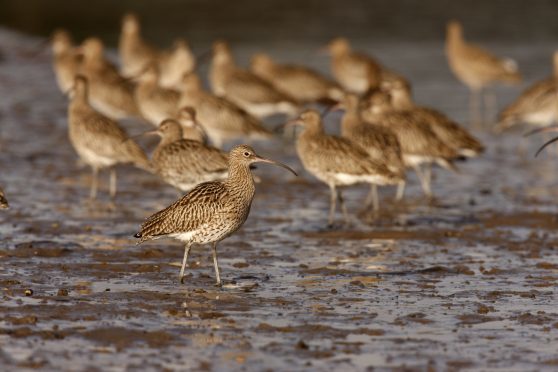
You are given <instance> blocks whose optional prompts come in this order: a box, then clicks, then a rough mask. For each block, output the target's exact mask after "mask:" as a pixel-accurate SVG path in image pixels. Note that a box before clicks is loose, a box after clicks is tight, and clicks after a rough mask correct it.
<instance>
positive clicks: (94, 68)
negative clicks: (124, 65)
mask: <svg viewBox="0 0 558 372" xmlns="http://www.w3.org/2000/svg"><path fill="white" fill-rule="evenodd" d="M81 50H82V52H83V63H82V65H81V68H80V73H81V74H83V75H84V76H85V77H86V78H87V80H88V81H89V101H90V103H91V106H93V107H94V108H95V109H96V110H97V111H100V112H102V113H103V114H104V115H106V116H108V117H110V118H112V119H115V120H118V119H122V118H126V117H138V116H139V112H138V107H137V106H136V102H135V100H134V94H133V92H134V87H133V84H132V83H130V82H129V81H126V80H125V79H123V78H122V77H121V76H120V75H119V73H118V70H117V68H116V66H115V65H114V64H112V63H111V62H110V61H108V60H107V59H106V58H105V56H104V46H103V43H102V41H101V40H100V39H98V38H88V39H86V40H85V41H84V42H83V43H82V45H81Z"/></svg>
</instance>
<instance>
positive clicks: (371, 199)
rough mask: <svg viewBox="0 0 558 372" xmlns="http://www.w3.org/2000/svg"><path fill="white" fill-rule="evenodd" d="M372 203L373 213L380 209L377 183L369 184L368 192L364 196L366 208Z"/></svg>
mask: <svg viewBox="0 0 558 372" xmlns="http://www.w3.org/2000/svg"><path fill="white" fill-rule="evenodd" d="M370 205H372V210H373V211H374V214H377V213H378V211H379V210H380V199H379V198H378V185H376V184H371V185H370V192H369V193H368V196H367V197H366V202H365V207H366V208H367V209H368V208H369V207H370Z"/></svg>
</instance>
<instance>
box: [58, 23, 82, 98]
mask: <svg viewBox="0 0 558 372" xmlns="http://www.w3.org/2000/svg"><path fill="white" fill-rule="evenodd" d="M51 46H52V54H53V60H52V66H53V68H54V73H55V74H56V83H57V84H58V88H60V91H61V92H62V93H64V94H67V93H68V91H69V90H70V88H71V87H72V86H73V85H74V77H75V75H76V73H77V72H78V69H79V68H80V64H81V60H82V56H81V55H80V54H79V53H78V51H77V50H76V48H75V47H74V45H73V43H72V38H71V36H70V34H69V33H68V31H66V30H56V31H54V32H53V34H52V36H51Z"/></svg>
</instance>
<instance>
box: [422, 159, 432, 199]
mask: <svg viewBox="0 0 558 372" xmlns="http://www.w3.org/2000/svg"><path fill="white" fill-rule="evenodd" d="M423 176H424V182H425V186H426V187H425V190H424V193H425V194H426V196H427V197H429V198H432V188H431V185H432V164H431V163H428V164H426V167H425V170H424V173H423Z"/></svg>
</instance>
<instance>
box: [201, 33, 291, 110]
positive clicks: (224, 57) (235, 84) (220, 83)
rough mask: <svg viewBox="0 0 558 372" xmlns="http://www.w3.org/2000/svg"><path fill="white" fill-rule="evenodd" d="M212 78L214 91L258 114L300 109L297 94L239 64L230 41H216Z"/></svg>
mask: <svg viewBox="0 0 558 372" xmlns="http://www.w3.org/2000/svg"><path fill="white" fill-rule="evenodd" d="M209 81H210V83H211V89H212V90H213V93H215V94H216V95H217V96H220V97H225V98H227V99H228V100H230V101H231V102H233V103H235V104H236V105H238V106H240V107H241V108H243V109H244V110H246V111H248V112H249V113H250V114H252V115H254V116H256V117H257V118H264V117H267V116H271V115H274V114H286V115H289V116H295V115H296V114H297V113H298V111H299V107H298V104H297V102H296V101H295V99H294V98H292V97H291V96H289V95H288V94H286V93H283V92H281V91H279V90H277V89H276V88H275V87H274V86H273V85H272V84H271V83H269V82H268V81H267V80H264V79H262V78H261V77H259V76H258V75H256V74H253V73H252V72H250V71H247V70H244V69H242V68H240V67H238V66H237V65H236V63H235V61H234V57H233V55H232V52H231V50H230V48H229V46H228V44H227V43H225V42H223V41H218V42H216V43H214V44H213V59H212V61H211V68H210V71H209Z"/></svg>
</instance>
